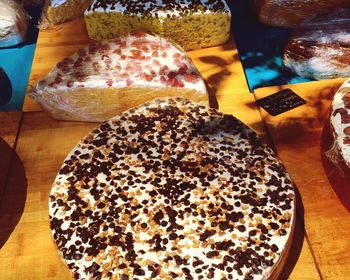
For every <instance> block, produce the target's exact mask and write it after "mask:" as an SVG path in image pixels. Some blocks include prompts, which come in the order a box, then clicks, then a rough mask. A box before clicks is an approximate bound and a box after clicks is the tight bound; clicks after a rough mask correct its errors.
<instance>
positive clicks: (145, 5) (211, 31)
mask: <svg viewBox="0 0 350 280" xmlns="http://www.w3.org/2000/svg"><path fill="white" fill-rule="evenodd" d="M230 19H231V13H230V10H229V8H228V6H227V3H226V2H225V0H212V1H206V0H199V1H188V0H185V1H179V0H176V1H165V0H159V1H158V0H157V1H121V0H112V1H103V0H94V1H93V3H92V5H91V6H90V7H89V8H88V9H87V10H86V12H85V22H86V26H87V31H88V34H89V36H90V38H92V39H95V40H105V39H110V38H113V37H114V36H116V35H123V34H127V33H129V32H130V31H132V30H143V31H147V32H154V33H157V34H160V35H162V36H166V37H169V38H171V39H172V40H174V41H175V42H176V43H178V44H179V45H180V46H181V47H182V48H184V49H185V50H195V49H201V48H206V47H211V46H215V45H220V44H223V43H225V42H226V41H227V40H228V38H229V35H230Z"/></svg>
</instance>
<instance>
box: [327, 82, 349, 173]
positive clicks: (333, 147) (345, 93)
mask: <svg viewBox="0 0 350 280" xmlns="http://www.w3.org/2000/svg"><path fill="white" fill-rule="evenodd" d="M327 130H328V131H326V133H327V135H329V138H330V139H331V140H330V142H331V144H330V145H329V146H330V147H329V149H328V151H326V152H325V155H326V156H327V158H328V159H329V160H330V161H331V162H332V163H333V164H334V165H335V166H336V167H337V168H338V169H339V170H340V171H341V172H342V173H343V174H345V173H347V174H350V173H349V172H350V79H348V80H347V81H346V82H345V83H344V84H343V85H342V86H341V87H340V89H339V90H338V91H337V93H336V94H335V95H334V99H333V101H332V104H331V106H330V110H329V125H328V127H327Z"/></svg>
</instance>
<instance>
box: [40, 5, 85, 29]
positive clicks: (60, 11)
mask: <svg viewBox="0 0 350 280" xmlns="http://www.w3.org/2000/svg"><path fill="white" fill-rule="evenodd" d="M91 2H92V0H46V2H45V6H44V8H43V13H42V19H41V24H40V27H41V28H42V29H43V28H49V27H52V26H54V25H57V24H59V23H63V22H66V21H69V20H71V19H74V18H77V17H82V16H83V14H84V11H85V10H86V8H88V7H89V6H90V4H91Z"/></svg>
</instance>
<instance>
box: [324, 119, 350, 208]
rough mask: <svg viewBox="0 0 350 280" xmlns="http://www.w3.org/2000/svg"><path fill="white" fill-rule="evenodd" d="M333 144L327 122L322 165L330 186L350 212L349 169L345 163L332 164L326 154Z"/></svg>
mask: <svg viewBox="0 0 350 280" xmlns="http://www.w3.org/2000/svg"><path fill="white" fill-rule="evenodd" d="M332 144H333V136H332V134H331V131H330V127H329V123H328V122H327V123H326V124H325V126H324V128H323V131H322V137H321V149H320V152H321V158H322V164H323V168H324V171H325V174H326V176H327V179H328V181H329V184H330V185H331V187H332V188H333V190H334V192H335V194H336V195H337V197H338V199H339V200H340V201H341V203H342V204H343V206H344V207H345V208H346V209H347V210H348V211H349V212H350V172H349V171H348V170H346V169H347V167H346V165H345V163H341V162H339V163H337V165H335V164H334V163H333V162H331V161H330V160H329V159H328V158H327V156H326V154H325V153H326V152H327V151H329V150H330V148H331V147H332Z"/></svg>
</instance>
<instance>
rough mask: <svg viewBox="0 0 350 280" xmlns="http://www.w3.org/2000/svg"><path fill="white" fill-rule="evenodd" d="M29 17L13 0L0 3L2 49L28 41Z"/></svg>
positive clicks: (2, 0)
mask: <svg viewBox="0 0 350 280" xmlns="http://www.w3.org/2000/svg"><path fill="white" fill-rule="evenodd" d="M28 21H29V15H28V14H27V12H26V11H25V10H24V9H23V7H22V6H21V5H19V4H18V3H17V2H15V1H12V0H1V1H0V47H1V48H4V47H11V46H15V45H18V44H20V43H22V42H24V41H25V40H26V37H27V27H28Z"/></svg>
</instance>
